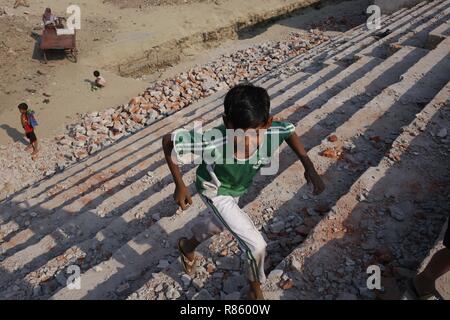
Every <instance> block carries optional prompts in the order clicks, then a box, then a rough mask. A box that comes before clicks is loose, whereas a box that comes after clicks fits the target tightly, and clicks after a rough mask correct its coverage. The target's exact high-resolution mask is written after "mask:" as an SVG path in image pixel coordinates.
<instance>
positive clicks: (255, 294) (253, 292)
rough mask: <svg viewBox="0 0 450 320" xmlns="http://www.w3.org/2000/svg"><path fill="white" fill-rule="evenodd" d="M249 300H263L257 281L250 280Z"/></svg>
mask: <svg viewBox="0 0 450 320" xmlns="http://www.w3.org/2000/svg"><path fill="white" fill-rule="evenodd" d="M248 298H249V299H250V300H265V299H264V294H263V292H262V290H261V284H260V283H259V282H250V292H249V293H248Z"/></svg>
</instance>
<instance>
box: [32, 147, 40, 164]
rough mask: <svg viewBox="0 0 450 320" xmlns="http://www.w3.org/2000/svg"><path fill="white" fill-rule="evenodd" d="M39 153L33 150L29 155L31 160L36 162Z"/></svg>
mask: <svg viewBox="0 0 450 320" xmlns="http://www.w3.org/2000/svg"><path fill="white" fill-rule="evenodd" d="M38 154H39V151H37V150H35V151H33V152H32V153H31V160H33V161H36V159H37V157H38Z"/></svg>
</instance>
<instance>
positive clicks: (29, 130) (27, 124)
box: [18, 103, 39, 160]
mask: <svg viewBox="0 0 450 320" xmlns="http://www.w3.org/2000/svg"><path fill="white" fill-rule="evenodd" d="M18 108H19V111H20V121H21V123H22V127H23V128H24V130H25V136H26V137H27V139H28V140H30V145H29V146H28V147H27V148H26V149H25V150H26V151H30V150H33V151H32V153H31V158H32V159H33V160H35V159H36V157H37V154H38V151H39V149H38V141H37V137H36V133H35V132H34V127H35V126H36V125H37V122H36V120H35V118H34V112H33V111H31V110H28V105H27V104H26V103H21V104H19V106H18Z"/></svg>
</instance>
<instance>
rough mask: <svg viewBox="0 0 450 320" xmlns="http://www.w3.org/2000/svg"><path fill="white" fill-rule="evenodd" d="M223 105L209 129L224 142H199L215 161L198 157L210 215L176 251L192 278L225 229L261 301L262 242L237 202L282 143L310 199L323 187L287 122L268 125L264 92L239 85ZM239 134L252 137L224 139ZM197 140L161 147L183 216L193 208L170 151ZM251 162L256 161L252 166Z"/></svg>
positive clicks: (170, 141) (176, 139)
mask: <svg viewBox="0 0 450 320" xmlns="http://www.w3.org/2000/svg"><path fill="white" fill-rule="evenodd" d="M224 105H225V112H224V114H223V116H222V118H223V123H224V124H223V125H221V126H219V127H217V128H215V129H213V130H216V132H217V131H220V132H221V133H222V137H224V138H222V139H216V140H214V141H210V142H206V140H207V139H203V137H205V136H207V135H208V131H207V132H205V133H203V134H202V138H201V139H200V141H201V142H200V147H201V148H202V150H205V151H206V150H208V149H209V150H210V151H211V150H213V151H214V152H213V153H214V154H215V158H214V159H216V160H215V162H213V163H207V162H206V161H205V158H204V157H203V158H202V164H201V165H200V166H199V167H198V169H197V175H196V187H197V190H198V191H199V193H200V196H201V198H202V200H203V201H204V202H205V204H206V205H207V207H209V208H210V209H211V210H212V212H213V215H211V216H208V217H207V218H206V219H204V220H203V221H201V222H199V223H197V224H196V225H195V226H194V227H193V228H192V230H191V231H192V233H193V237H192V238H191V239H187V238H182V239H180V240H179V242H178V247H179V250H180V253H181V258H182V262H183V266H184V269H185V271H186V273H188V274H192V273H193V272H194V271H195V270H194V268H195V262H196V256H195V249H196V248H197V246H198V245H199V244H200V243H201V242H203V241H205V240H206V239H208V238H210V237H212V236H213V235H215V234H218V233H220V232H221V231H222V230H223V229H224V228H226V229H228V231H230V233H231V234H232V235H233V236H234V237H235V238H236V240H237V241H238V243H239V245H240V247H241V249H242V251H243V252H245V253H246V257H247V274H248V278H249V281H250V293H249V298H250V299H257V300H262V299H264V297H263V293H262V290H261V283H263V282H264V281H265V279H266V276H265V272H264V259H265V256H266V242H265V240H264V238H263V236H262V235H261V233H260V232H259V231H258V229H257V228H256V227H255V225H254V224H253V222H252V220H251V219H250V217H249V216H248V215H247V213H245V212H244V211H243V210H242V209H241V208H240V207H239V205H238V201H239V197H240V196H242V195H243V194H244V193H245V192H246V191H247V190H248V188H249V187H250V186H251V184H252V181H253V178H254V177H255V175H256V174H257V173H258V172H259V170H260V169H261V165H262V164H267V163H268V162H270V159H271V157H272V156H273V154H274V153H275V152H276V150H277V149H278V148H279V146H280V145H281V144H282V143H283V142H284V141H286V143H287V144H288V145H289V146H290V147H291V148H292V150H293V151H294V152H295V154H296V155H297V156H298V157H299V159H300V161H301V162H302V164H303V166H304V168H305V178H306V180H307V182H308V183H312V184H313V186H314V194H315V195H317V194H320V193H322V192H323V191H324V189H325V187H324V184H323V182H322V179H321V178H320V176H319V175H318V173H317V172H316V170H315V168H314V165H313V163H312V162H311V160H310V159H309V157H308V155H307V152H306V150H305V148H304V146H303V144H302V143H301V142H300V138H299V137H298V136H297V134H296V133H295V127H294V126H293V125H292V124H290V123H287V122H279V121H274V120H273V117H272V116H271V115H270V97H269V95H268V93H267V91H266V90H265V89H263V88H259V87H255V86H252V85H238V86H236V87H235V88H233V89H231V90H230V91H229V92H228V94H227V96H226V97H225V103H224ZM238 129H241V130H242V131H244V132H245V133H247V132H255V133H256V134H249V135H247V134H246V135H245V137H244V139H242V138H243V137H238V136H236V135H233V136H232V137H234V139H228V137H230V136H229V132H230V130H238ZM232 132H233V131H232ZM196 134H198V133H196V132H194V130H192V131H190V132H189V133H188V135H187V141H186V133H184V134H183V136H182V135H181V133H180V132H179V131H178V132H176V133H175V134H173V135H166V136H164V137H163V141H162V143H163V149H164V154H165V158H166V161H167V164H168V166H169V169H170V171H171V173H172V176H173V178H174V181H175V186H176V188H175V193H174V198H175V201H176V202H177V203H178V204H179V206H180V207H181V209H182V210H186V209H187V207H188V206H189V205H190V204H192V198H191V195H190V193H189V190H188V188H187V187H186V185H185V183H184V182H183V179H182V176H181V172H180V169H179V167H178V164H177V162H178V161H177V159H174V158H172V151H174V150H175V155H176V157H175V158H178V157H179V156H180V154H182V153H186V152H188V153H189V152H194V149H195V148H197V147H199V143H198V140H199V139H194V136H195V135H196ZM230 140H234V141H230ZM194 141H196V142H194ZM202 141H203V142H202ZM236 146H239V147H236ZM240 146H243V147H240ZM227 150H228V151H229V152H227ZM263 150H264V151H263ZM264 152H265V153H264ZM230 154H231V161H230ZM254 157H256V158H257V159H256V161H255V158H254ZM217 159H219V160H220V161H217ZM250 160H253V161H250ZM255 162H256V163H257V165H256V166H255V164H254V163H255Z"/></svg>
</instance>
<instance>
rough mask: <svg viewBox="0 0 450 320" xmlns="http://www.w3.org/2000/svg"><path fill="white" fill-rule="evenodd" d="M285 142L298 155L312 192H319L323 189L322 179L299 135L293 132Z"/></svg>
mask: <svg viewBox="0 0 450 320" xmlns="http://www.w3.org/2000/svg"><path fill="white" fill-rule="evenodd" d="M286 143H287V144H288V145H289V147H291V148H292V150H294V152H295V154H296V155H297V156H298V157H299V159H300V161H301V162H302V164H303V167H304V168H305V178H306V181H307V182H308V183H312V184H313V186H314V194H315V195H318V194H321V193H322V192H323V191H324V190H325V185H324V183H323V181H322V178H321V177H320V176H319V174H318V173H317V171H316V169H315V168H314V165H313V163H312V161H311V159H310V158H309V157H308V154H307V153H306V149H305V147H304V146H303V143H301V141H300V137H299V136H298V135H297V134H296V133H295V132H294V133H293V134H291V136H290V137H289V138H288V139H286Z"/></svg>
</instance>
